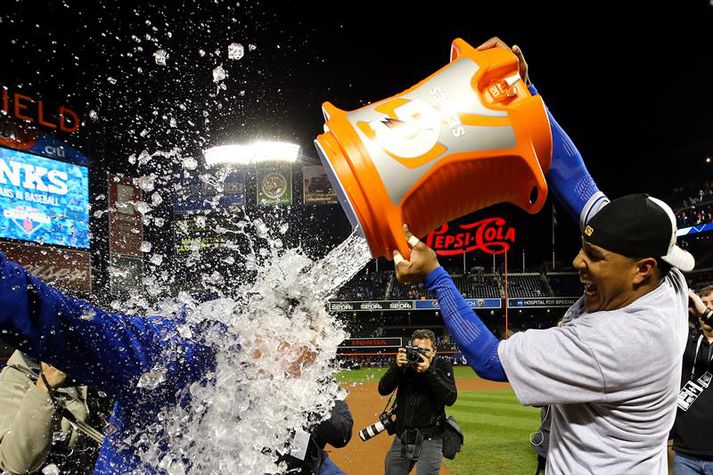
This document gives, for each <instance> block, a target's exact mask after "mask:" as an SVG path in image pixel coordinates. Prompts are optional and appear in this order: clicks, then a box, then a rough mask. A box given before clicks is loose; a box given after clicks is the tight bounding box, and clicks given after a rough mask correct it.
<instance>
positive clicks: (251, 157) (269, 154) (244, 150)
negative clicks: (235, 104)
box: [203, 141, 300, 166]
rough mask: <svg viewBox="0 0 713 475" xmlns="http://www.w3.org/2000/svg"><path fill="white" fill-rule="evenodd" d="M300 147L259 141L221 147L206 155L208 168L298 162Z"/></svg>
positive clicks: (211, 150)
mask: <svg viewBox="0 0 713 475" xmlns="http://www.w3.org/2000/svg"><path fill="white" fill-rule="evenodd" d="M299 151H300V146H299V145H295V144H292V143H288V142H269V141H258V142H253V143H251V144H245V145H240V144H234V145H219V146H217V147H211V148H209V149H208V150H206V151H205V152H203V153H204V155H205V161H206V164H207V165H208V166H213V165H219V164H232V165H250V164H252V163H258V162H289V163H292V162H296V161H297V157H298V156H299Z"/></svg>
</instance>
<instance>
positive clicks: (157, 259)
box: [149, 254, 163, 266]
mask: <svg viewBox="0 0 713 475" xmlns="http://www.w3.org/2000/svg"><path fill="white" fill-rule="evenodd" d="M149 262H150V263H151V264H153V265H155V266H160V265H161V263H162V262H163V256H162V255H161V254H154V255H153V256H151V259H149Z"/></svg>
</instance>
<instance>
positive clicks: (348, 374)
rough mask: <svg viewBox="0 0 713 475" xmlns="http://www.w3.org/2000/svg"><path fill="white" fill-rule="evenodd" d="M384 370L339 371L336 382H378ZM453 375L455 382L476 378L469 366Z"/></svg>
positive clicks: (454, 368) (455, 367)
mask: <svg viewBox="0 0 713 475" xmlns="http://www.w3.org/2000/svg"><path fill="white" fill-rule="evenodd" d="M386 370H387V368H361V369H355V370H345V371H340V372H339V373H338V374H337V381H339V382H340V383H365V382H367V381H376V382H378V381H379V379H380V378H381V375H383V374H384V373H385V372H386ZM453 373H454V374H455V376H456V380H458V379H466V378H476V377H477V376H476V375H475V373H474V372H473V370H472V369H471V368H470V366H454V367H453Z"/></svg>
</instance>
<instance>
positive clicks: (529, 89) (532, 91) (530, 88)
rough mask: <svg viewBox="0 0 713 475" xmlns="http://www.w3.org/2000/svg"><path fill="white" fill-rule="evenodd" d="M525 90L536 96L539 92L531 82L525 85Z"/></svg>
mask: <svg viewBox="0 0 713 475" xmlns="http://www.w3.org/2000/svg"><path fill="white" fill-rule="evenodd" d="M527 90H528V91H530V94H532V95H533V96H537V95H539V94H540V93H539V92H537V88H536V87H535V85H534V84H532V83H530V85H529V86H527Z"/></svg>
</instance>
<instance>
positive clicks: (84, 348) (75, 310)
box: [0, 253, 213, 399]
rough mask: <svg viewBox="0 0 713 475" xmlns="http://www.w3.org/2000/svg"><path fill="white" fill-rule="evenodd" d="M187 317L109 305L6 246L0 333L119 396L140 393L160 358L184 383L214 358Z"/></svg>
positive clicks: (172, 379)
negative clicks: (52, 279)
mask: <svg viewBox="0 0 713 475" xmlns="http://www.w3.org/2000/svg"><path fill="white" fill-rule="evenodd" d="M180 323H181V319H180V317H179V318H177V319H174V318H165V317H158V316H155V317H139V316H129V315H123V314H120V313H110V312H107V311H105V310H103V309H101V308H98V307H95V306H93V305H91V304H89V303H87V302H84V301H82V300H79V299H76V298H73V297H70V296H68V295H65V294H63V293H62V292H60V291H59V290H57V289H55V288H54V287H52V286H50V285H48V284H46V283H45V282H42V281H41V280H39V279H37V278H35V277H34V276H32V275H31V274H30V273H29V272H27V271H26V270H25V269H24V268H23V267H22V266H20V265H18V264H16V263H13V262H10V261H8V260H7V258H6V256H5V255H4V254H2V253H0V336H1V337H2V339H3V340H5V341H7V342H8V343H9V344H11V345H13V346H15V347H16V348H19V349H21V350H22V351H24V352H26V353H28V354H30V355H31V356H33V357H34V358H36V359H38V360H40V361H44V362H47V363H50V364H52V365H53V366H56V367H57V368H59V369H61V370H62V371H64V372H66V373H68V374H69V375H71V376H72V377H74V378H76V379H77V380H78V381H80V382H81V383H83V384H87V385H89V386H93V387H96V388H98V389H102V390H104V391H106V392H107V393H109V394H111V395H113V396H114V397H116V398H118V399H122V398H126V397H133V395H134V389H135V388H136V386H137V383H138V381H139V378H140V377H141V376H142V375H143V374H144V373H146V372H147V371H149V370H152V369H154V368H155V367H156V366H157V365H158V366H161V367H162V368H163V369H164V375H163V376H164V377H165V378H166V383H167V385H172V386H182V385H185V384H186V383H187V382H188V381H190V380H195V378H197V377H198V375H200V374H202V373H203V372H204V371H205V370H206V369H207V367H210V366H211V365H212V360H213V357H212V353H211V351H210V350H209V348H207V347H206V346H204V345H201V344H199V343H196V342H194V341H192V340H188V339H185V338H182V337H181V336H180V335H179V334H178V332H177V325H179V324H180Z"/></svg>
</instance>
